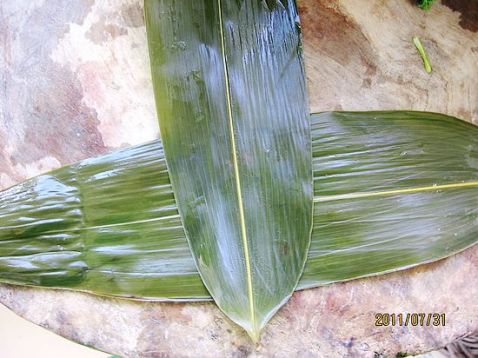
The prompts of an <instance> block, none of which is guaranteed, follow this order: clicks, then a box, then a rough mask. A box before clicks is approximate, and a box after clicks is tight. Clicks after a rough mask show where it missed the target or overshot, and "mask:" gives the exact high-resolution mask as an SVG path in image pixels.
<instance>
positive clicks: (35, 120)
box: [0, 0, 478, 357]
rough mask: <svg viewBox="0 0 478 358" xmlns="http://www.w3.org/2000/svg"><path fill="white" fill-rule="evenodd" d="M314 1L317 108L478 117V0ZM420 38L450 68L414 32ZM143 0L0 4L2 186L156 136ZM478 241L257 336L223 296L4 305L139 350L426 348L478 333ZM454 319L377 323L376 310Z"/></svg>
mask: <svg viewBox="0 0 478 358" xmlns="http://www.w3.org/2000/svg"><path fill="white" fill-rule="evenodd" d="M412 3H413V2H412V1H406V0H397V1H381V0H343V1H338V0H334V1H325V0H302V1H299V8H300V11H301V16H302V29H303V32H304V39H305V44H304V49H305V57H306V70H307V77H308V80H309V91H310V102H311V108H312V110H313V111H320V110H330V109H344V110H345V109H346V110H354V109H356V110H359V109H361V110H365V109H393V108H399V109H409V108H411V109H423V110H429V111H436V112H444V113H448V114H451V115H457V116H459V117H461V118H463V119H466V120H469V121H478V86H477V85H476V84H477V81H478V66H476V64H477V63H478V33H477V30H478V28H477V26H476V24H477V23H478V13H477V10H478V2H476V1H448V0H443V1H442V4H440V3H437V4H436V5H435V6H433V8H432V10H431V11H430V12H427V13H425V12H422V11H420V10H418V9H417V8H415V7H414V6H413V5H412ZM414 35H418V36H420V37H421V38H422V41H423V43H424V45H425V47H426V49H427V50H428V53H429V57H430V60H431V62H432V66H433V68H434V72H433V73H432V74H431V75H429V74H427V73H426V72H425V71H424V69H423V65H422V63H421V59H420V57H419V56H418V54H417V52H416V49H415V48H414V47H413V45H412V43H411V38H412V36H414ZM157 136H158V126H157V123H156V118H155V109H154V100H153V95H152V88H151V80H150V73H149V63H148V57H147V48H146V36H145V28H144V23H143V17H142V1H141V0H68V1H67V0H57V1H46V0H28V1H26V0H19V1H8V2H7V1H3V2H0V188H6V187H8V186H10V185H13V184H15V183H17V182H20V181H22V180H24V179H26V178H28V177H31V176H34V175H37V174H40V173H43V172H45V171H48V170H50V169H54V168H56V167H58V166H61V165H64V164H68V163H72V162H74V161H77V160H79V159H83V158H87V157H90V156H93V155H96V154H101V153H104V152H107V151H111V150H113V149H116V148H120V147H123V146H129V145H132V144H137V143H140V142H144V141H147V140H150V139H152V138H156V137H157ZM477 283H478V246H475V247H473V248H471V249H469V250H467V251H465V252H463V253H461V254H458V255H455V256H453V257H451V258H449V259H446V260H442V261H439V262H437V263H434V264H429V265H424V266H421V267H419V268H416V269H412V270H407V271H404V272H400V273H395V274H390V275H386V276H382V277H376V278H370V279H362V280H355V281H351V282H347V283H341V284H335V285H331V286H327V287H322V288H318V289H313V290H307V291H303V292H299V293H296V294H295V295H294V296H293V298H292V299H291V301H290V302H289V303H288V304H287V305H286V306H285V307H284V308H283V309H282V310H281V311H280V312H279V314H278V315H277V316H276V317H274V318H273V320H272V322H271V323H270V324H269V325H268V327H267V328H266V330H265V331H264V333H263V336H262V340H261V343H260V345H258V346H254V345H252V343H251V342H250V340H249V339H248V338H247V337H246V335H245V334H244V333H243V332H242V331H241V330H239V329H238V328H237V327H236V326H234V325H233V324H232V323H230V322H229V321H228V320H227V319H226V318H225V317H224V316H223V315H222V314H221V313H220V312H219V310H218V309H217V308H216V307H215V306H214V305H213V304H212V303H200V304H198V303H196V304H171V303H137V302H130V301H126V300H113V299H105V298H101V297H96V296H93V295H87V294H81V293H75V292H65V291H53V290H40V289H31V288H20V287H13V286H8V285H1V286H0V302H2V303H4V304H5V305H7V306H8V307H10V308H11V309H13V310H14V311H15V312H17V313H19V314H20V315H22V316H24V317H26V318H28V319H29V320H31V321H33V322H35V323H38V324H40V325H42V326H44V327H47V328H49V329H51V330H53V331H55V332H57V333H59V334H61V335H63V336H65V337H68V338H70V339H72V340H75V341H77V342H80V343H83V344H87V345H90V346H93V347H96V348H98V349H101V350H105V351H108V352H111V353H116V354H120V355H123V356H127V357H135V356H142V357H164V356H198V355H199V356H222V355H227V356H248V355H252V356H277V357H282V356H284V357H286V356H287V357H289V356H301V357H315V356H318V357H321V356H323V357H329V356H347V355H349V356H364V357H372V356H373V355H374V352H379V353H385V354H389V355H394V354H396V353H397V352H405V351H406V352H413V353H417V352H423V351H427V350H431V349H434V348H438V347H441V346H443V345H445V344H446V343H448V342H450V341H452V340H453V339H455V338H457V337H460V336H462V335H464V334H466V333H469V332H472V331H474V330H476V329H478V300H477V299H476V297H478V285H477ZM380 312H383V313H394V312H395V313H399V312H410V313H413V312H425V313H435V312H437V313H446V326H445V327H410V326H409V327H390V326H389V327H376V326H375V314H376V313H380Z"/></svg>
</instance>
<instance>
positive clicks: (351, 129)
mask: <svg viewBox="0 0 478 358" xmlns="http://www.w3.org/2000/svg"><path fill="white" fill-rule="evenodd" d="M311 118H312V143H313V153H314V160H313V166H314V181H315V199H314V202H315V209H314V210H315V215H314V230H313V235H312V243H311V248H310V251H309V257H308V259H307V263H306V266H305V270H304V275H303V276H302V278H301V280H300V283H299V288H306V287H316V286H319V285H323V284H327V283H331V282H336V281H342V280H349V279H352V278H357V277H363V276H369V275H375V274H379V273H384V272H389V271H395V270H399V269H403V268H406V267H410V266H414V265H418V264H420V263H424V262H429V261H433V260H437V259H439V258H442V257H446V256H448V255H451V254H453V253H456V252H458V251H461V250H463V249H465V248H467V247H469V246H471V245H473V244H475V243H476V242H477V240H478V227H477V225H476V221H477V219H478V205H477V201H478V181H477V178H478V128H476V127H475V126H473V125H471V124H469V123H465V122H462V121H459V120H457V119H455V118H452V117H448V116H444V115H440V114H433V113H421V112H400V111H396V112H364V113H323V114H317V115H312V117H311ZM138 198H141V200H138ZM0 281H2V282H10V283H15V284H23V285H33V286H44V287H59V288H69V289H75V290H82V291H89V292H93V293H96V294H101V295H110V296H122V297H134V298H141V299H150V300H164V299H166V300H191V301H192V300H206V299H209V295H208V293H207V290H206V289H205V287H204V285H203V284H202V282H201V279H200V277H199V275H198V273H197V271H196V268H195V264H194V260H193V258H192V256H191V254H190V251H189V248H188V245H187V241H186V238H185V234H184V230H183V228H182V226H181V223H180V219H179V215H178V212H177V207H176V205H175V202H174V199H173V193H172V190H171V186H170V184H169V178H168V173H167V171H166V165H165V161H164V155H163V151H162V147H161V142H160V141H154V142H151V143H147V144H144V145H140V146H136V147H132V148H128V149H125V150H122V151H119V152H116V153H112V154H109V155H106V156H102V157H99V158H96V159H89V160H86V161H83V162H81V163H79V164H75V165H73V166H68V167H65V168H62V169H59V170H57V171H54V172H52V173H49V174H47V175H43V176H40V177H37V178H34V179H31V180H29V181H27V182H25V183H23V184H20V185H18V186H15V187H13V188H11V189H9V190H7V191H4V192H1V193H0Z"/></svg>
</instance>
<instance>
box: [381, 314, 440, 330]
mask: <svg viewBox="0 0 478 358" xmlns="http://www.w3.org/2000/svg"><path fill="white" fill-rule="evenodd" d="M445 323H446V317H445V313H376V314H375V326H377V327H388V326H403V327H406V326H413V327H416V326H420V327H429V326H434V327H438V326H445Z"/></svg>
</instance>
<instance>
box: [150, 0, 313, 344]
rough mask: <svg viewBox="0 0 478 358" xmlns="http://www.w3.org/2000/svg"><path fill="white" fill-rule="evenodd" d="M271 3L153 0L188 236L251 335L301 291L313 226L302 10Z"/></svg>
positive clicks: (159, 89) (157, 74) (171, 157)
mask: <svg viewBox="0 0 478 358" xmlns="http://www.w3.org/2000/svg"><path fill="white" fill-rule="evenodd" d="M269 3H270V4H268V3H262V2H261V1H258V0H240V1H237V0H215V1H176V0H174V1H173V0H149V1H146V2H145V14H146V24H147V32H148V40H149V48H150V58H151V64H152V74H153V84H154V88H155V97H156V102H157V108H158V116H159V123H160V129H161V138H162V142H163V145H164V150H165V154H166V160H167V163H168V168H169V175H170V178H171V183H172V186H173V188H174V194H175V198H176V201H177V204H178V208H179V212H180V214H181V219H182V222H183V224H184V228H185V231H186V236H187V238H188V241H189V244H190V247H191V251H192V253H193V257H194V258H195V261H196V265H197V268H198V270H199V273H200V275H201V277H202V279H203V281H204V284H205V286H206V287H207V288H208V291H209V292H210V293H211V295H212V296H213V298H214V301H215V302H216V304H217V305H218V306H219V307H220V308H221V309H222V310H223V311H224V312H225V313H226V314H227V315H228V316H229V317H230V318H231V319H232V320H233V321H235V322H236V323H238V324H239V325H241V326H242V327H244V328H245V329H246V331H248V333H249V334H250V335H251V337H252V338H257V337H258V334H259V331H260V329H261V328H262V327H263V326H264V325H265V324H266V322H267V321H268V320H269V319H270V317H271V316H272V315H273V314H274V313H275V312H276V311H277V310H278V309H279V307H280V306H281V305H282V304H283V303H284V302H285V300H287V298H288V297H289V296H290V295H291V294H292V292H293V291H294V289H295V287H296V285H297V282H298V281H299V278H300V276H301V274H302V270H303V267H304V264H305V260H306V258H307V251H308V248H309V243H310V232H311V227H312V206H313V183H312V160H311V137H310V136H311V134H310V122H309V116H308V105H307V102H306V100H305V98H306V90H305V80H304V73H303V66H302V62H301V56H299V51H300V34H299V30H298V27H297V24H296V19H297V12H296V9H295V4H294V2H293V1H290V2H288V3H287V4H286V6H283V5H281V6H273V5H274V4H272V3H271V2H269ZM276 3H277V2H276ZM264 5H266V6H264Z"/></svg>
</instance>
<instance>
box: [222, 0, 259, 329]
mask: <svg viewBox="0 0 478 358" xmlns="http://www.w3.org/2000/svg"><path fill="white" fill-rule="evenodd" d="M217 4H218V12H219V28H220V37H221V55H222V63H223V69H224V81H225V88H226V105H227V117H228V122H229V133H230V139H231V146H232V161H233V168H234V169H233V170H234V178H235V186H236V193H237V194H236V195H237V202H238V206H239V223H240V230H241V240H242V246H243V250H244V260H245V264H246V280H247V296H248V300H249V314H250V320H251V324H252V332H253V333H254V332H256V328H257V327H256V319H255V308H254V306H255V305H254V295H253V288H252V287H253V286H252V270H251V259H250V253H249V244H248V241H247V232H246V219H245V215H244V203H243V199H242V187H241V179H240V176H239V163H238V158H237V147H236V138H235V135H234V123H233V118H232V100H231V89H230V84H229V70H228V67H227V61H226V45H225V36H224V21H223V18H222V0H217Z"/></svg>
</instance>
